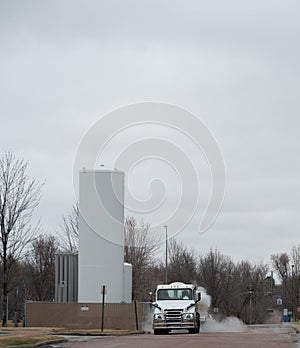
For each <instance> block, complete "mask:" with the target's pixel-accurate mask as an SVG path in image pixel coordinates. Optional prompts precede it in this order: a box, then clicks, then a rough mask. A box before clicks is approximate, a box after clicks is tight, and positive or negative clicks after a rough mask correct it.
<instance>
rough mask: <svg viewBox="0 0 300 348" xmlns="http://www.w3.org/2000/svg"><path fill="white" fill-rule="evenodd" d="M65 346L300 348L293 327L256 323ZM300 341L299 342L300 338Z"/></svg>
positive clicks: (88, 340)
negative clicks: (236, 329)
mask: <svg viewBox="0 0 300 348" xmlns="http://www.w3.org/2000/svg"><path fill="white" fill-rule="evenodd" d="M70 339H71V340H70V342H68V343H66V344H64V345H61V346H60V345H57V346H56V347H57V348H58V347H64V348H96V347H97V348H153V347H154V348H181V347H185V348H186V347H188V348H196V347H197V348H199V347H201V348H206V347H207V348H208V347H209V348H217V347H218V348H219V347H230V348H233V347H237V348H248V347H249V348H250V347H251V348H256V347H257V348H261V347H270V348H284V347H289V348H298V347H299V348H300V343H298V339H299V337H298V335H297V334H296V333H295V330H294V329H293V328H290V327H284V326H279V325H277V326H274V325H273V326H272V325H269V326H267V325H255V326H251V327H246V328H245V330H244V331H242V332H209V333H199V334H196V335H189V334H187V333H185V332H181V333H171V334H169V335H159V336H154V335H152V334H151V335H150V334H147V335H132V336H121V337H116V336H109V337H98V338H88V337H73V338H70ZM299 342H300V341H299Z"/></svg>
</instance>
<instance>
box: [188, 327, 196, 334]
mask: <svg viewBox="0 0 300 348" xmlns="http://www.w3.org/2000/svg"><path fill="white" fill-rule="evenodd" d="M196 332H197V328H196V329H189V334H195V333H196Z"/></svg>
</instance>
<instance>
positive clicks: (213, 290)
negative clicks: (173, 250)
mask: <svg viewBox="0 0 300 348" xmlns="http://www.w3.org/2000/svg"><path fill="white" fill-rule="evenodd" d="M233 266H234V264H233V262H232V260H231V258H230V257H229V256H225V255H223V254H221V253H220V251H218V250H212V249H211V250H210V251H209V252H208V253H207V254H206V255H204V256H201V257H200V258H199V266H198V283H199V284H200V285H201V286H203V287H204V288H206V290H207V293H208V294H209V295H210V296H211V299H212V303H211V306H212V307H217V308H220V307H221V306H222V305H223V302H224V300H225V298H226V295H227V293H228V289H229V286H230V280H229V277H230V274H231V273H232V270H233Z"/></svg>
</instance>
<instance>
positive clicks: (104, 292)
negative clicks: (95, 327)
mask: <svg viewBox="0 0 300 348" xmlns="http://www.w3.org/2000/svg"><path fill="white" fill-rule="evenodd" d="M105 294H106V289H105V285H102V287H101V295H102V320H101V331H102V332H103V327H104V304H105Z"/></svg>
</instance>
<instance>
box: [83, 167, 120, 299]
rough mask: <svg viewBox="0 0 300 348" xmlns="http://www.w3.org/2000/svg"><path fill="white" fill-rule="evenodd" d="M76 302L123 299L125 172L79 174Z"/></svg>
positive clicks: (84, 172)
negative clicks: (102, 296) (103, 290)
mask: <svg viewBox="0 0 300 348" xmlns="http://www.w3.org/2000/svg"><path fill="white" fill-rule="evenodd" d="M79 210H80V216H79V274H78V283H79V288H78V302H80V303H81V302H89V303H91V302H100V299H101V287H102V286H103V285H105V286H106V290H107V295H106V301H107V302H109V303H116V302H122V301H124V290H123V286H124V285H123V284H124V280H123V279H124V274H123V260H124V173H123V172H120V171H117V170H112V171H111V170H106V169H100V170H85V169H83V170H82V171H80V173H79Z"/></svg>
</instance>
